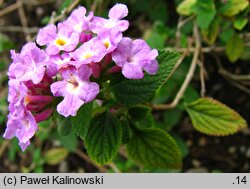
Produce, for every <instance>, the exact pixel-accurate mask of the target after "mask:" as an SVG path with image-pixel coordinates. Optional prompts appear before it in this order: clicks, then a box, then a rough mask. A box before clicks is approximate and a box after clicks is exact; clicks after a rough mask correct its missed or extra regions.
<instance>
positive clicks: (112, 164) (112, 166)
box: [108, 162, 121, 173]
mask: <svg viewBox="0 0 250 189" xmlns="http://www.w3.org/2000/svg"><path fill="white" fill-rule="evenodd" d="M108 166H109V167H110V168H111V169H113V171H114V172H115V173H120V172H121V171H120V170H119V168H118V167H117V166H116V165H115V164H114V163H113V162H112V163H110V164H108Z"/></svg>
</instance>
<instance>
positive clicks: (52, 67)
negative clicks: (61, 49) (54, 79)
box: [47, 52, 76, 76]
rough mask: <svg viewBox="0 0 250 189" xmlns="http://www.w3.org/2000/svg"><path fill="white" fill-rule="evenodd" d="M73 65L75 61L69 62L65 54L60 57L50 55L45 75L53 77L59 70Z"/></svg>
mask: <svg viewBox="0 0 250 189" xmlns="http://www.w3.org/2000/svg"><path fill="white" fill-rule="evenodd" d="M75 64H76V63H75V61H72V60H71V56H70V55H69V53H66V52H65V53H63V54H62V55H52V56H50V58H49V61H48V64H47V73H48V75H49V76H55V75H56V74H57V73H58V70H60V69H61V68H63V67H67V66H69V65H75Z"/></svg>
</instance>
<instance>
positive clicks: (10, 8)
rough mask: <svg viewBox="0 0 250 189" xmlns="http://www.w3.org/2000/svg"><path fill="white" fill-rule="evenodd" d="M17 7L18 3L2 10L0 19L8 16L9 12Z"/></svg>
mask: <svg viewBox="0 0 250 189" xmlns="http://www.w3.org/2000/svg"><path fill="white" fill-rule="evenodd" d="M19 6H20V3H19V2H16V3H14V4H12V5H10V6H8V7H6V8H4V9H3V10H1V11H0V17H1V16H4V15H5V14H8V13H9V12H12V11H14V10H16V9H17V8H18V7H19Z"/></svg>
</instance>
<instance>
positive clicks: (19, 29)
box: [0, 26, 39, 34]
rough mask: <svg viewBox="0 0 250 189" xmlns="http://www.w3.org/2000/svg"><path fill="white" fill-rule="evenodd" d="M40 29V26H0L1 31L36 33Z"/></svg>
mask: <svg viewBox="0 0 250 189" xmlns="http://www.w3.org/2000/svg"><path fill="white" fill-rule="evenodd" d="M38 30H39V28H38V27H31V28H28V27H27V28H26V27H22V26H0V31H1V32H24V33H29V34H32V33H36V32H37V31H38Z"/></svg>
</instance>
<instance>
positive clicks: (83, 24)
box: [64, 6, 94, 34]
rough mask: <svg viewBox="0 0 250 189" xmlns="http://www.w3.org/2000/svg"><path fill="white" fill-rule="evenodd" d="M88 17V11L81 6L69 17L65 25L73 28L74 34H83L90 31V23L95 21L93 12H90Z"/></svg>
mask: <svg viewBox="0 0 250 189" xmlns="http://www.w3.org/2000/svg"><path fill="white" fill-rule="evenodd" d="M85 15H86V9H85V8H84V7H83V6H79V7H78V8H77V9H75V10H74V11H73V12H72V13H71V15H70V16H69V17H68V19H67V20H66V21H64V24H66V25H67V26H68V27H70V28H71V27H72V26H73V27H72V29H73V31H74V32H77V33H79V34H81V33H82V32H83V31H84V30H89V22H90V21H91V20H92V19H93V16H94V14H93V12H90V13H89V15H88V16H85Z"/></svg>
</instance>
